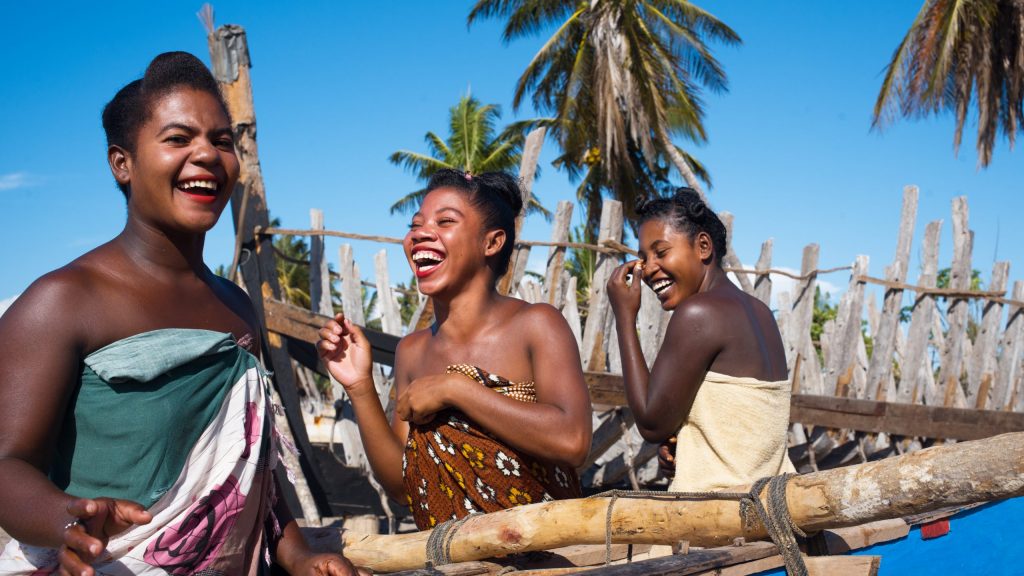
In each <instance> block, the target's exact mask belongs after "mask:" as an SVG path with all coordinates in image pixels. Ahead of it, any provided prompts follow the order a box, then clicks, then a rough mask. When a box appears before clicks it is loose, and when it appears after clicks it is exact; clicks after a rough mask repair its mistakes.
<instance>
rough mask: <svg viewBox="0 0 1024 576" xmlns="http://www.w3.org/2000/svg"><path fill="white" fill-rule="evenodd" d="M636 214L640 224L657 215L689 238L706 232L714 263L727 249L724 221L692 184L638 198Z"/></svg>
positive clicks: (719, 260)
mask: <svg viewBox="0 0 1024 576" xmlns="http://www.w3.org/2000/svg"><path fill="white" fill-rule="evenodd" d="M636 215H637V218H638V220H639V223H640V224H643V223H644V222H646V221H648V220H654V219H656V218H660V219H664V220H666V221H668V222H671V223H672V226H673V227H674V228H675V229H676V230H678V231H679V232H682V233H684V234H686V237H687V238H689V240H690V241H691V242H692V241H693V239H694V238H695V237H696V236H697V234H698V233H700V232H705V233H707V235H708V236H710V237H711V245H712V246H713V247H714V250H715V263H716V264H718V265H719V266H721V265H722V258H724V257H725V250H726V248H725V247H726V232H725V224H722V221H721V220H720V219H719V218H718V215H717V214H715V213H714V211H712V210H711V208H709V207H708V205H707V204H705V203H704V200H702V199H701V197H700V194H698V193H697V191H696V190H694V189H693V188H689V187H685V186H684V187H682V188H679V189H678V190H676V193H675V194H674V195H672V196H667V197H658V198H653V199H650V200H641V201H640V202H638V203H637V207H636Z"/></svg>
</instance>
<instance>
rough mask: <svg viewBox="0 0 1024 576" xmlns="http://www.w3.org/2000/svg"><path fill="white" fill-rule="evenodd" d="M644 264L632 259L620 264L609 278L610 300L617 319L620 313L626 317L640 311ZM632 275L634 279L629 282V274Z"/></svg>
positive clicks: (634, 317) (633, 316)
mask: <svg viewBox="0 0 1024 576" xmlns="http://www.w3.org/2000/svg"><path fill="white" fill-rule="evenodd" d="M643 270H644V265H643V262H641V261H640V260H632V261H629V262H626V263H625V264H623V265H622V266H619V267H618V268H616V269H615V270H614V271H613V272H612V276H611V278H609V279H608V300H609V301H610V302H611V305H612V311H613V312H614V313H615V316H616V319H618V318H619V316H620V315H623V314H624V315H625V318H630V317H632V318H633V319H634V320H635V319H636V315H637V314H638V313H639V312H640V288H641V285H642V284H643ZM629 275H632V281H631V282H628V283H627V281H626V280H627V278H626V277H627V276H629Z"/></svg>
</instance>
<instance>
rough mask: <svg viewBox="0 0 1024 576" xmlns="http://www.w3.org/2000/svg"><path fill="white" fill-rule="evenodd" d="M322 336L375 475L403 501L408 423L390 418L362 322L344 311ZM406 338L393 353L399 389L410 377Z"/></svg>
mask: <svg viewBox="0 0 1024 576" xmlns="http://www.w3.org/2000/svg"><path fill="white" fill-rule="evenodd" d="M320 338H321V340H320V341H319V342H318V343H317V348H318V349H319V351H320V355H321V357H322V358H323V360H324V363H325V364H326V366H327V369H328V370H329V371H330V372H331V375H332V376H334V378H335V379H336V380H337V381H338V382H340V383H341V384H342V385H343V386H344V387H345V391H346V392H348V395H349V398H351V399H352V408H353V410H354V411H355V413H356V423H357V425H358V426H359V435H360V437H361V438H362V439H363V447H364V448H365V450H366V458H367V460H369V462H370V468H371V469H372V470H373V474H374V476H376V477H377V480H378V481H379V482H380V484H381V486H383V487H384V490H385V491H386V492H387V493H388V496H390V497H391V498H394V499H395V500H398V501H399V502H402V503H405V502H406V494H405V485H404V483H403V481H402V454H403V452H404V451H405V439H406V438H407V437H408V435H409V424H408V423H407V422H403V421H399V420H397V419H396V422H395V423H394V425H392V424H390V423H388V419H387V416H386V415H385V414H384V407H383V406H381V403H380V398H378V397H377V390H376V387H375V386H374V384H373V377H372V374H371V370H372V368H373V358H372V353H371V348H370V342H369V341H368V340H367V339H366V336H365V335H364V334H363V332H362V330H360V329H359V327H358V326H356V325H354V324H352V323H351V322H350V321H348V320H347V319H345V318H343V317H342V315H340V314H339V315H338V316H337V317H336V318H335V319H334V320H331V321H330V322H328V323H327V325H325V326H324V327H323V328H322V329H321V330H320ZM404 342H405V340H402V342H399V345H398V350H397V351H396V354H395V358H396V361H395V364H396V370H395V392H396V394H399V393H401V391H402V389H403V388H404V387H405V386H406V384H407V382H408V377H407V376H406V373H407V372H406V370H404V369H403V366H402V363H401V358H402V353H401V352H402V348H403V343H404Z"/></svg>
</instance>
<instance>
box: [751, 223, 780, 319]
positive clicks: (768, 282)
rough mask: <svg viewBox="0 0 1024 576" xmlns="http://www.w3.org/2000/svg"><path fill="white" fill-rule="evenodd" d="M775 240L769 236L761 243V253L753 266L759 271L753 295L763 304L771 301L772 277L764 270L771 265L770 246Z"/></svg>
mask: <svg viewBox="0 0 1024 576" xmlns="http://www.w3.org/2000/svg"><path fill="white" fill-rule="evenodd" d="M774 244H775V240H774V239H772V238H769V239H767V240H765V241H764V242H763V243H761V255H760V256H759V257H758V258H757V264H756V265H755V266H754V268H755V269H756V270H757V271H758V272H759V274H758V275H757V279H756V280H754V297H755V298H757V299H758V300H760V301H761V302H764V304H765V306H771V303H772V277H771V275H770V274H768V273H767V272H766V270H768V269H769V268H771V267H772V247H773V246H774Z"/></svg>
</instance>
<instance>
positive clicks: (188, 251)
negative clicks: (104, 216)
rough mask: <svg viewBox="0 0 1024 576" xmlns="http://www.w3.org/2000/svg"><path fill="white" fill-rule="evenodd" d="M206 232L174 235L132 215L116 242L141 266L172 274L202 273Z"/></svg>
mask: <svg viewBox="0 0 1024 576" xmlns="http://www.w3.org/2000/svg"><path fill="white" fill-rule="evenodd" d="M205 241H206V235H205V234H180V235H176V234H171V233H168V232H167V231H164V230H160V229H158V228H155V227H153V226H152V225H150V224H147V223H145V222H141V221H139V220H137V219H135V218H132V217H131V216H129V218H128V222H127V223H126V224H125V227H124V230H122V231H121V233H120V234H118V236H117V238H115V242H116V243H117V244H118V245H119V246H120V247H121V249H122V250H123V251H124V253H125V254H126V255H127V256H128V257H129V258H130V259H131V260H132V261H133V262H135V263H136V264H138V265H139V266H140V267H143V268H146V269H149V270H150V271H152V272H164V273H170V274H173V275H179V274H181V273H187V274H195V275H203V274H204V273H205V271H206V265H205V264H204V263H203V246H204V244H205Z"/></svg>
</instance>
